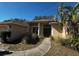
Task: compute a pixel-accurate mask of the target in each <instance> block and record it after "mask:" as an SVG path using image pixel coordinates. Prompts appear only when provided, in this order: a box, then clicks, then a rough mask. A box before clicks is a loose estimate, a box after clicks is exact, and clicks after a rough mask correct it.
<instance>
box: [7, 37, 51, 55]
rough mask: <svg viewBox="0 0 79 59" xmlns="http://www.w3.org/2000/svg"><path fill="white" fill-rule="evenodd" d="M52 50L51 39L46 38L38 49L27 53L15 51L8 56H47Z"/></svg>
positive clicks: (26, 51)
mask: <svg viewBox="0 0 79 59" xmlns="http://www.w3.org/2000/svg"><path fill="white" fill-rule="evenodd" d="M50 48H51V39H50V38H45V39H44V40H43V42H42V43H41V44H40V45H39V46H38V47H36V48H32V49H29V50H25V51H13V53H12V54H10V55H6V56H42V55H45V54H46V53H47V52H48V51H49V49H50Z"/></svg>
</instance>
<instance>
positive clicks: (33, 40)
mask: <svg viewBox="0 0 79 59" xmlns="http://www.w3.org/2000/svg"><path fill="white" fill-rule="evenodd" d="M27 37H28V38H27V39H26V42H27V43H28V44H36V43H37V42H38V41H39V37H38V35H37V34H35V33H33V34H31V33H30V34H28V35H27Z"/></svg>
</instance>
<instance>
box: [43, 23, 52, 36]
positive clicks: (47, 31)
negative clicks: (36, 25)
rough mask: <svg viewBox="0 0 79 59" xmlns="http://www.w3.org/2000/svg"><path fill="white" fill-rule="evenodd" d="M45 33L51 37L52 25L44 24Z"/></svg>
mask: <svg viewBox="0 0 79 59" xmlns="http://www.w3.org/2000/svg"><path fill="white" fill-rule="evenodd" d="M43 34H44V36H45V37H49V36H50V35H51V25H49V24H48V25H44V28H43Z"/></svg>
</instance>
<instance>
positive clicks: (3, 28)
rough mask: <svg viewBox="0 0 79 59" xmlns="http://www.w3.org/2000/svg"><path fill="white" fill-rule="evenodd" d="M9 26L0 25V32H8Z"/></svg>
mask: <svg viewBox="0 0 79 59" xmlns="http://www.w3.org/2000/svg"><path fill="white" fill-rule="evenodd" d="M8 30H9V26H8V25H0V31H8Z"/></svg>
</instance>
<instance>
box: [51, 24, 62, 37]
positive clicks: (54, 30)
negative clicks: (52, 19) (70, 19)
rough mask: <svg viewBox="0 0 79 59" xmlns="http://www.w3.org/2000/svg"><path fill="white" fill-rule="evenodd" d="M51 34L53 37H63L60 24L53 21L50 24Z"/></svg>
mask: <svg viewBox="0 0 79 59" xmlns="http://www.w3.org/2000/svg"><path fill="white" fill-rule="evenodd" d="M51 36H53V38H54V39H60V38H63V36H62V26H61V25H60V24H58V23H53V24H52V25H51Z"/></svg>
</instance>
